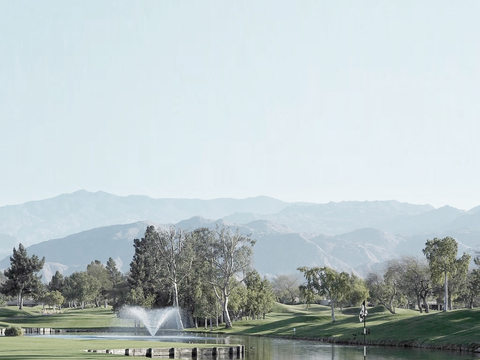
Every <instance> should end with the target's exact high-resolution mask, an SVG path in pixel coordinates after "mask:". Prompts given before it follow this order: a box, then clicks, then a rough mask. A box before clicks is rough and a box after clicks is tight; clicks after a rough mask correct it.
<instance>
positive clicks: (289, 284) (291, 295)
mask: <svg viewBox="0 0 480 360" xmlns="http://www.w3.org/2000/svg"><path fill="white" fill-rule="evenodd" d="M299 286H300V280H299V275H294V274H291V275H278V276H276V277H275V278H274V279H273V281H272V287H273V291H274V293H275V296H276V298H277V300H278V301H279V302H281V303H283V304H284V303H290V304H292V305H293V304H295V302H296V301H297V299H298V298H299V297H300V290H299Z"/></svg>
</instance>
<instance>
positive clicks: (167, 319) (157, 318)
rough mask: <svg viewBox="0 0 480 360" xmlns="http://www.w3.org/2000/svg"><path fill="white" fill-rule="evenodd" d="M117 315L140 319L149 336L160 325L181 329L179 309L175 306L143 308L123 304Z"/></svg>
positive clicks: (153, 334)
mask: <svg viewBox="0 0 480 360" xmlns="http://www.w3.org/2000/svg"><path fill="white" fill-rule="evenodd" d="M119 316H120V318H125V319H135V320H139V321H141V322H142V323H143V325H144V326H145V328H146V329H147V330H148V332H149V333H150V335H151V336H155V334H156V333H157V331H158V329H160V328H161V327H162V328H165V329H167V328H168V329H174V330H183V323H182V318H181V316H180V310H179V308H177V307H168V308H162V309H144V308H142V307H140V306H125V307H123V308H122V309H121V310H120V314H119Z"/></svg>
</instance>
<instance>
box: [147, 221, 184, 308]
mask: <svg viewBox="0 0 480 360" xmlns="http://www.w3.org/2000/svg"><path fill="white" fill-rule="evenodd" d="M149 228H150V229H148V230H147V233H146V234H145V237H147V236H151V237H152V243H153V244H154V245H155V250H156V256H157V261H158V262H159V263H160V264H161V269H160V273H161V276H162V277H163V278H165V279H166V280H167V282H168V283H169V284H170V286H171V288H172V292H173V306H175V307H178V305H179V302H178V294H179V289H178V288H179V285H180V284H181V283H182V282H183V281H184V280H185V278H186V277H187V276H188V275H189V274H190V270H191V268H192V262H193V251H192V248H191V244H190V241H189V240H190V236H188V235H187V236H186V235H185V234H184V233H183V232H182V231H181V230H176V229H175V228H174V227H173V226H172V227H170V230H169V231H165V230H162V229H159V230H157V231H155V229H154V228H153V226H150V227H149Z"/></svg>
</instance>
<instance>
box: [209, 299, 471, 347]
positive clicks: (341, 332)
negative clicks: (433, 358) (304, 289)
mask: <svg viewBox="0 0 480 360" xmlns="http://www.w3.org/2000/svg"><path fill="white" fill-rule="evenodd" d="M359 312H360V308H349V309H345V310H344V311H343V312H341V311H340V310H339V309H337V310H336V313H335V317H336V322H335V323H332V320H331V313H330V308H329V307H326V306H320V305H316V306H312V307H311V308H310V309H309V310H308V311H307V310H306V309H305V306H304V305H294V306H291V305H290V306H286V305H280V304H278V305H276V307H275V309H274V312H272V313H270V314H267V316H266V319H265V320H263V319H262V320H244V321H239V322H235V323H234V327H233V328H231V329H217V331H219V332H223V333H235V334H244V335H268V336H276V337H289V338H294V337H295V338H302V339H319V340H328V341H331V342H342V343H351V344H356V343H357V344H362V343H363V323H360V322H359V319H358V314H359ZM293 328H295V330H296V331H295V335H294V333H293ZM367 328H369V329H370V334H369V335H367V336H366V338H367V342H368V343H369V344H377V345H395V346H412V347H428V348H438V349H449V350H460V349H461V350H464V351H466V350H468V351H473V350H475V349H477V348H480V338H479V337H478V334H480V310H476V309H474V310H470V309H468V310H467V309H464V310H453V311H449V312H447V313H444V312H438V311H436V312H430V313H429V314H420V313H419V312H418V311H415V310H405V309H397V313H396V314H390V313H389V312H388V311H386V309H385V308H384V307H376V308H372V309H369V315H368V317H367Z"/></svg>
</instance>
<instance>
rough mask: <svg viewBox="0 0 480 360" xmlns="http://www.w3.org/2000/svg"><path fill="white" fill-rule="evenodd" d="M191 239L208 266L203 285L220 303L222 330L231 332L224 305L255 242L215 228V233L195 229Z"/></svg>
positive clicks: (243, 269)
mask: <svg viewBox="0 0 480 360" xmlns="http://www.w3.org/2000/svg"><path fill="white" fill-rule="evenodd" d="M194 236H196V237H197V240H196V241H197V243H198V242H199V243H201V244H202V248H201V253H200V256H202V257H203V258H204V261H206V262H207V263H208V264H209V265H210V269H209V275H208V279H207V280H206V281H208V282H209V283H210V284H211V286H212V287H213V290H214V292H215V295H216V296H217V298H218V299H220V300H221V302H222V310H223V315H224V319H225V327H226V328H231V327H232V322H231V319H230V315H229V313H228V301H229V297H230V294H231V292H232V290H233V289H234V288H235V286H238V284H239V282H234V281H232V280H233V279H234V278H235V276H236V275H237V274H241V273H243V272H245V271H246V270H247V269H248V268H249V267H250V264H251V261H252V255H253V252H252V246H253V245H254V244H255V241H254V240H252V239H250V237H249V236H244V235H241V234H240V233H239V231H238V230H237V231H236V232H235V233H233V232H232V231H231V230H230V229H228V228H226V227H222V228H220V227H218V228H217V229H216V231H211V230H209V229H197V231H195V233H194ZM242 281H243V279H242Z"/></svg>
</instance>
